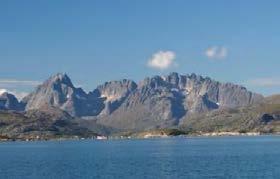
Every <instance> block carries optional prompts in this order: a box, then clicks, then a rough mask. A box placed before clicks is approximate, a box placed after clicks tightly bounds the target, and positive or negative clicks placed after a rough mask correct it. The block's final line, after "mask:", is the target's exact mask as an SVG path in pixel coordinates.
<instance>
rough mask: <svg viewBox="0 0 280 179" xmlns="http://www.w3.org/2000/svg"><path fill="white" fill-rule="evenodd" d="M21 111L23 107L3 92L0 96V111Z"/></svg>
mask: <svg viewBox="0 0 280 179" xmlns="http://www.w3.org/2000/svg"><path fill="white" fill-rule="evenodd" d="M23 109H24V105H23V104H21V103H20V102H19V101H18V100H17V98H16V97H15V96H14V95H13V94H10V93H7V92H5V93H2V94H1V95H0V110H15V111H21V110H23Z"/></svg>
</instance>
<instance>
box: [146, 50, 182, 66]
mask: <svg viewBox="0 0 280 179" xmlns="http://www.w3.org/2000/svg"><path fill="white" fill-rule="evenodd" d="M175 58H176V54H175V52H173V51H159V52H157V53H155V54H153V56H152V58H151V59H149V60H148V63H147V65H148V67H150V68H154V69H159V70H165V69H168V68H170V67H172V66H176V63H175Z"/></svg>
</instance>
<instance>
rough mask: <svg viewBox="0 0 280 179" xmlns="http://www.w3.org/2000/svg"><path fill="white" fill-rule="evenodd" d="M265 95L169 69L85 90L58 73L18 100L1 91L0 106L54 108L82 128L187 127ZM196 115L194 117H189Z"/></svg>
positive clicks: (22, 110)
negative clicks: (166, 73)
mask: <svg viewBox="0 0 280 179" xmlns="http://www.w3.org/2000/svg"><path fill="white" fill-rule="evenodd" d="M266 100H267V98H264V97H263V96H262V95H261V94H257V93H254V92H251V91H248V90H247V89H246V88H245V87H243V86H240V85H236V84H232V83H221V82H218V81H215V80H213V79H211V78H209V77H202V76H200V75H196V74H190V75H181V74H178V73H175V72H173V73H170V74H169V75H166V76H153V77H148V78H145V79H144V80H142V81H140V82H139V83H136V82H134V81H132V80H128V79H123V80H119V81H109V82H106V83H104V84H102V85H99V86H97V87H96V88H95V89H93V90H92V91H90V92H85V91H84V90H83V89H82V88H77V87H75V86H74V85H73V83H72V81H71V79H70V78H69V77H68V75H66V74H62V73H58V74H55V75H53V76H51V77H50V78H49V79H47V80H46V81H45V82H43V83H42V84H41V85H39V86H38V87H37V88H36V89H35V90H34V91H33V92H31V93H30V94H29V95H27V96H26V97H25V98H23V99H22V100H21V101H19V100H18V99H16V97H15V96H14V95H12V94H9V93H3V94H1V95H0V110H2V111H9V112H10V113H11V111H13V112H18V113H21V114H23V115H24V116H26V114H29V113H30V111H33V112H34V111H39V112H41V111H44V112H45V113H46V112H48V111H53V110H59V111H62V113H61V112H60V113H59V114H60V115H61V114H63V115H64V116H65V117H64V120H66V121H75V120H77V119H79V120H78V121H79V124H80V123H83V124H85V123H86V124H87V125H88V126H87V125H85V126H84V127H85V128H87V127H88V128H89V126H90V125H91V127H92V125H95V126H103V127H104V128H107V129H114V130H122V131H128V130H129V131H141V130H150V129H158V128H173V127H181V126H184V127H185V128H189V126H187V125H188V124H189V121H192V123H191V124H189V125H194V123H193V121H199V120H200V119H202V118H203V119H205V120H206V121H207V117H205V115H212V114H214V113H219V112H221V111H228V110H232V109H241V108H243V109H244V108H248V107H250V106H258V105H260V104H263V103H264V101H266ZM218 111H219V112H218ZM66 114H67V115H66ZM239 114H240V112H239ZM198 116H200V117H199V119H195V118H198ZM27 117H28V116H27ZM50 118H52V117H50ZM256 118H259V116H257V117H256ZM0 119H1V118H0ZM81 121H82V122H81ZM95 129H96V128H95Z"/></svg>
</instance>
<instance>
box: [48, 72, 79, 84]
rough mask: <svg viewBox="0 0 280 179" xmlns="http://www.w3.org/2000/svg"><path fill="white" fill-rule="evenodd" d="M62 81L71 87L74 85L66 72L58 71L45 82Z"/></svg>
mask: <svg viewBox="0 0 280 179" xmlns="http://www.w3.org/2000/svg"><path fill="white" fill-rule="evenodd" d="M53 83H61V84H65V85H67V86H70V87H74V85H73V83H72V81H71V79H70V78H69V76H68V75H67V74H66V73H57V74H55V75H52V76H51V77H49V78H48V79H47V80H46V81H45V82H44V83H43V84H53Z"/></svg>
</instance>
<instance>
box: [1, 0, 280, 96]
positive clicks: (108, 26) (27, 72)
mask: <svg viewBox="0 0 280 179" xmlns="http://www.w3.org/2000/svg"><path fill="white" fill-rule="evenodd" d="M279 8H280V2H279V1H276V0H275V1H272V0H269V1H263V0H254V1H244V0H235V1H226V0H214V1H204V0H141V1H137V0H89V1H87V0H83V1H74V0H73V1H71V0H60V1H57V0H49V1H43V0H27V1H20V0H11V1H1V2H0V23H1V28H0V62H1V65H0V89H8V90H10V91H14V92H17V93H19V92H22V91H23V92H28V91H30V90H32V89H33V87H34V86H35V85H37V84H38V83H40V82H42V81H43V80H45V79H46V78H48V77H49V76H50V75H52V74H54V73H57V72H66V73H67V74H69V76H70V77H71V78H72V80H73V82H74V83H75V84H76V85H77V86H82V87H84V88H85V89H86V90H87V91H88V90H92V89H94V88H95V87H96V86H97V85H98V84H101V83H103V82H105V81H108V80H117V79H122V78H129V79H133V80H135V81H139V80H141V79H143V78H144V77H146V76H152V75H156V74H160V75H162V74H168V73H169V72H171V71H176V72H179V73H183V74H188V73H192V72H194V73H197V74H201V75H203V76H209V77H211V78H214V79H216V80H219V81H223V82H234V83H238V84H242V85H244V86H245V87H247V88H249V89H250V90H253V91H256V92H259V93H262V94H264V95H270V94H274V93H279V92H280V78H279V76H280V70H279V66H280V60H279V59H280V53H279V48H280V24H279V17H280V11H279Z"/></svg>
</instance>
